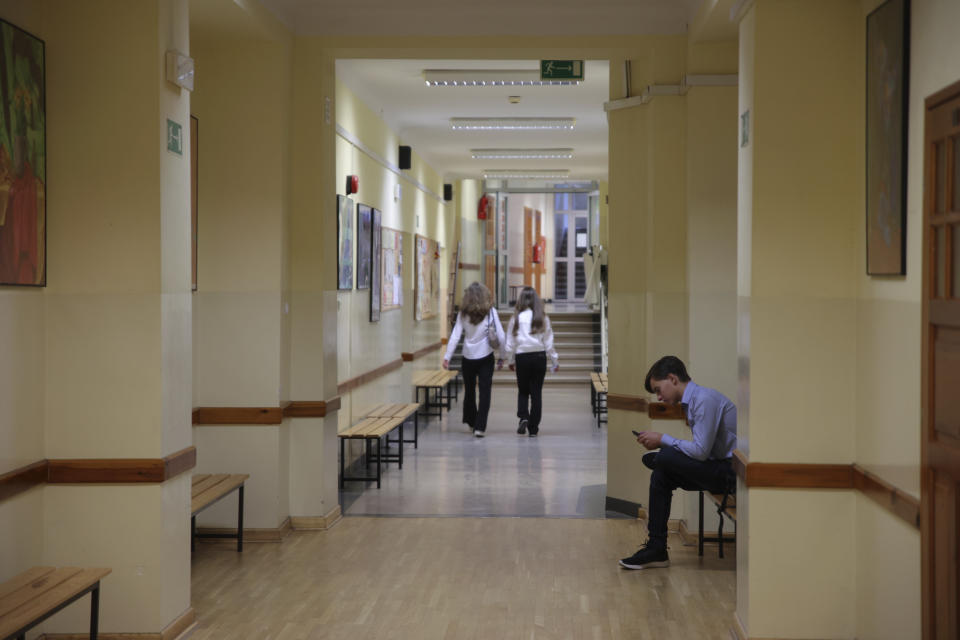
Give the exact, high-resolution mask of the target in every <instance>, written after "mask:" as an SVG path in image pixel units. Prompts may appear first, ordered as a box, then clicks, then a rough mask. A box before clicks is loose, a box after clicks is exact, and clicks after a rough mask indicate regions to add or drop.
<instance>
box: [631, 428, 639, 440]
mask: <svg viewBox="0 0 960 640" xmlns="http://www.w3.org/2000/svg"><path fill="white" fill-rule="evenodd" d="M630 432H631V433H633V435H635V436H637V437H638V438H639V437H640V432H639V431H634V430H633V429H631V430H630Z"/></svg>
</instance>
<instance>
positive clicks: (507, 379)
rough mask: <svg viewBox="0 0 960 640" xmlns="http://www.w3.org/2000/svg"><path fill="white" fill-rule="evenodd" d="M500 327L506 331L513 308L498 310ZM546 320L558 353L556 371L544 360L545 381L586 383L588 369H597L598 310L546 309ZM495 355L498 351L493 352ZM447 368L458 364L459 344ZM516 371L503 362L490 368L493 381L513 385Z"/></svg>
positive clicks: (552, 382) (598, 364)
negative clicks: (499, 368) (562, 310)
mask: <svg viewBox="0 0 960 640" xmlns="http://www.w3.org/2000/svg"><path fill="white" fill-rule="evenodd" d="M498 311H499V313H500V320H501V322H503V329H504V331H506V329H507V325H509V324H510V317H511V316H512V315H513V310H512V309H509V310H502V311H501V310H498ZM548 315H549V317H550V324H551V325H552V326H553V347H554V349H556V350H557V355H558V356H560V371H558V372H557V373H553V372H552V371H550V370H549V366H550V361H549V360H547V367H548V369H547V377H546V379H545V380H544V384H545V385H551V386H552V385H561V384H582V385H584V386H587V385H589V384H590V372H592V371H598V370H599V369H600V363H601V357H600V314H599V313H592V312H589V311H584V312H568V313H565V312H559V311H553V312H549V313H548ZM497 355H499V353H498V354H497ZM450 367H451V368H456V369H459V368H460V345H458V346H457V350H456V352H455V353H454V356H453V361H452V362H451V364H450ZM516 383H517V378H516V375H515V374H514V372H513V371H510V370H509V369H508V368H507V367H506V366H504V367H503V370H502V371H494V373H493V384H495V385H507V384H509V385H515V384H516Z"/></svg>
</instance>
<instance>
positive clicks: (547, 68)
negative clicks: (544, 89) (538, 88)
mask: <svg viewBox="0 0 960 640" xmlns="http://www.w3.org/2000/svg"><path fill="white" fill-rule="evenodd" d="M540 79H541V80H583V60H541V61H540Z"/></svg>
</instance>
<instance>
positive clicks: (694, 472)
mask: <svg viewBox="0 0 960 640" xmlns="http://www.w3.org/2000/svg"><path fill="white" fill-rule="evenodd" d="M643 464H645V465H646V466H647V467H649V468H650V469H653V475H652V476H650V504H649V505H648V506H649V512H648V513H647V532H648V534H649V538H650V539H649V541H648V544H651V545H654V546H657V547H661V548H666V545H667V519H668V518H669V517H670V505H671V502H672V500H673V490H674V489H684V490H686V491H709V492H711V493H724V492H725V491H731V492H732V491H733V490H734V489H735V487H736V477H735V476H734V472H733V465H732V464H731V462H730V458H727V459H725V460H704V461H703V462H701V461H700V460H694V459H693V458H691V457H690V456H688V455H686V454H685V453H683V452H682V451H680V450H679V449H677V448H676V447H662V448H661V449H660V450H659V451H651V452H650V453H647V454H644V456H643Z"/></svg>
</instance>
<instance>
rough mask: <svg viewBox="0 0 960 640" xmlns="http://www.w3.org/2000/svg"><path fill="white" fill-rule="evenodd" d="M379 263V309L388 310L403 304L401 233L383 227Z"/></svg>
mask: <svg viewBox="0 0 960 640" xmlns="http://www.w3.org/2000/svg"><path fill="white" fill-rule="evenodd" d="M381 236H382V247H381V255H380V264H381V267H382V268H381V271H382V278H381V281H380V286H381V288H382V291H381V292H380V309H381V310H382V311H390V310H392V309H399V308H400V307H402V306H403V234H402V233H401V232H400V231H397V230H396V229H388V228H387V227H383V228H382V231H381Z"/></svg>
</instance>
